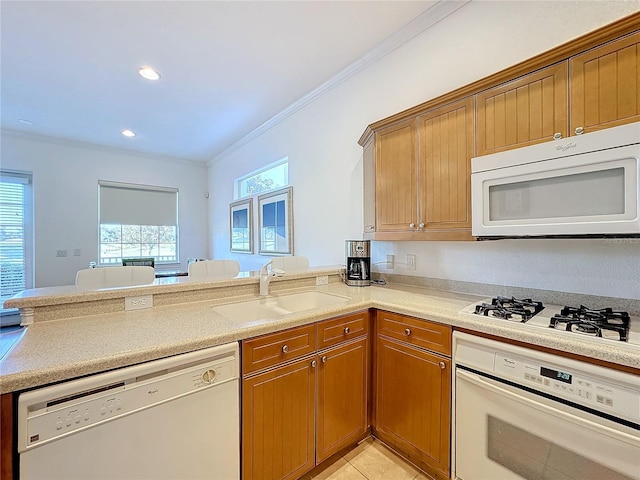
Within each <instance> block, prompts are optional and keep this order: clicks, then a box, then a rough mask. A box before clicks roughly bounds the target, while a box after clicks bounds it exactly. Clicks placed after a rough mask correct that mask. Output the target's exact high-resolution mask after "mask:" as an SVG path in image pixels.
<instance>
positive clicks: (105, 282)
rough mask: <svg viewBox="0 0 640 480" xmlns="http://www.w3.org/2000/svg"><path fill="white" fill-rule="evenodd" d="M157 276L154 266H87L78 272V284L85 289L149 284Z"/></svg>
mask: <svg viewBox="0 0 640 480" xmlns="http://www.w3.org/2000/svg"><path fill="white" fill-rule="evenodd" d="M155 278H156V274H155V270H154V269H153V268H152V267H146V266H136V267H101V268H86V269H84V270H79V271H78V273H76V286H77V287H78V288H81V289H83V290H98V289H100V288H113V287H132V286H135V285H149V284H151V283H153V281H154V280H155Z"/></svg>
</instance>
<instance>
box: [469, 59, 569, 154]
mask: <svg viewBox="0 0 640 480" xmlns="http://www.w3.org/2000/svg"><path fill="white" fill-rule="evenodd" d="M567 77H568V70H567V62H566V61H565V62H561V63H559V64H557V65H552V66H550V67H547V68H543V69H542V70H538V71H536V72H533V73H530V74H528V75H525V76H523V77H520V78H518V79H516V80H514V81H512V82H509V83H506V84H504V85H498V86H497V87H494V88H490V89H489V90H485V91H484V92H480V93H478V94H477V95H476V108H477V142H478V145H477V155H478V156H480V155H487V154H489V153H496V152H501V151H503V150H509V149H512V148H518V147H524V146H527V145H533V144H536V143H540V142H546V141H550V140H553V135H554V134H555V133H560V134H561V135H562V137H563V138H564V137H566V136H567V134H568V124H567V105H568V99H567Z"/></svg>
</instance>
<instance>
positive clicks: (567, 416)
mask: <svg viewBox="0 0 640 480" xmlns="http://www.w3.org/2000/svg"><path fill="white" fill-rule="evenodd" d="M456 377H458V378H460V379H461V380H464V381H468V382H470V383H473V384H474V385H476V386H478V387H480V388H484V389H487V390H489V391H490V392H492V393H495V394H498V395H502V396H503V397H507V398H509V399H510V400H513V401H515V402H518V403H522V404H525V405H527V406H529V407H532V408H535V409H537V410H540V411H542V412H544V413H547V414H549V415H551V416H554V417H556V418H559V419H561V420H564V421H567V422H571V423H573V424H577V425H581V426H586V427H587V428H590V429H592V430H595V431H597V432H599V433H601V434H603V435H608V436H610V437H613V438H615V439H616V440H619V441H622V442H626V443H629V444H631V445H634V446H638V447H640V437H638V436H635V435H629V434H627V433H625V432H619V431H617V430H615V429H613V428H610V427H607V426H606V425H600V424H598V423H596V422H592V421H591V420H588V419H586V418H582V417H578V416H576V415H572V414H571V413H568V412H565V411H563V410H558V409H557V408H553V407H550V406H548V405H545V404H544V403H540V402H536V401H535V400H532V399H530V398H527V397H524V396H522V395H518V394H517V393H514V392H513V391H511V390H508V389H506V388H502V387H501V386H498V385H496V384H495V383H493V382H490V381H488V380H487V379H485V378H484V377H482V376H481V375H478V374H474V373H469V372H466V371H464V370H461V369H459V368H457V369H456Z"/></svg>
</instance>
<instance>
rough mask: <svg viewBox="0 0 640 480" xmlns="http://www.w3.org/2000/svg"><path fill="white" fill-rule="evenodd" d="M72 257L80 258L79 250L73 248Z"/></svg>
mask: <svg viewBox="0 0 640 480" xmlns="http://www.w3.org/2000/svg"><path fill="white" fill-rule="evenodd" d="M73 256H74V257H79V256H80V249H79V248H74V249H73Z"/></svg>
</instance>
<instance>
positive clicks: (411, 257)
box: [407, 253, 416, 270]
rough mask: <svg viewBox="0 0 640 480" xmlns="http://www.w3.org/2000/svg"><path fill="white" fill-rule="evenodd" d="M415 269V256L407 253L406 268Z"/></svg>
mask: <svg viewBox="0 0 640 480" xmlns="http://www.w3.org/2000/svg"><path fill="white" fill-rule="evenodd" d="M415 269H416V256H415V255H412V254H410V253H407V270H415Z"/></svg>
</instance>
